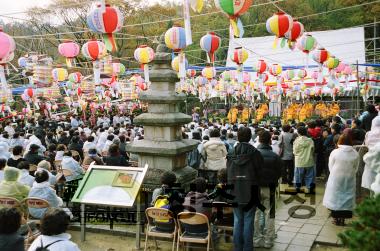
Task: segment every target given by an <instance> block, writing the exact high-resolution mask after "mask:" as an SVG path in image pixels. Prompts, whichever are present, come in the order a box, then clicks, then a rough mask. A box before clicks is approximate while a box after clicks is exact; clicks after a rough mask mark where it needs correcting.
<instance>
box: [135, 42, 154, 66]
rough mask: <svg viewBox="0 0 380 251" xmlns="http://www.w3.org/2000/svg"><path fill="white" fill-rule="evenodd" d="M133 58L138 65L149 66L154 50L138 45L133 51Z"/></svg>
mask: <svg viewBox="0 0 380 251" xmlns="http://www.w3.org/2000/svg"><path fill="white" fill-rule="evenodd" d="M134 56H135V59H136V60H137V62H139V63H140V64H149V63H150V62H152V60H153V59H154V50H153V49H152V48H150V47H148V46H147V45H140V46H139V47H138V48H137V49H136V50H135V52H134Z"/></svg>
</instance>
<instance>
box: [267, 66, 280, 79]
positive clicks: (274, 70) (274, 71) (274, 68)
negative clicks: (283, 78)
mask: <svg viewBox="0 0 380 251" xmlns="http://www.w3.org/2000/svg"><path fill="white" fill-rule="evenodd" d="M269 73H270V74H272V75H273V76H275V77H277V76H280V74H281V73H282V66H281V65H279V64H272V65H271V66H270V67H269Z"/></svg>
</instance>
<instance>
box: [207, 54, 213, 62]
mask: <svg viewBox="0 0 380 251" xmlns="http://www.w3.org/2000/svg"><path fill="white" fill-rule="evenodd" d="M211 62H213V60H212V56H211V54H209V53H207V63H211Z"/></svg>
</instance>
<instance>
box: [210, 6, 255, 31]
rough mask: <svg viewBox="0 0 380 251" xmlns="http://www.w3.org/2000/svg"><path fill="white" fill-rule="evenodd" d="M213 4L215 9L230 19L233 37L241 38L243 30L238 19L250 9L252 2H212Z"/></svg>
mask: <svg viewBox="0 0 380 251" xmlns="http://www.w3.org/2000/svg"><path fill="white" fill-rule="evenodd" d="M214 3H215V6H216V8H217V9H219V10H220V11H222V12H223V13H224V14H226V15H227V16H228V17H229V18H230V30H232V31H233V35H234V36H235V37H243V35H244V28H243V23H242V22H241V20H240V18H239V17H240V16H241V15H243V14H244V13H245V12H246V11H247V10H248V9H249V7H251V5H252V3H253V0H239V1H236V0H214Z"/></svg>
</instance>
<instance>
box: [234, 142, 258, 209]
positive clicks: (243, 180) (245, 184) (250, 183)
mask: <svg viewBox="0 0 380 251" xmlns="http://www.w3.org/2000/svg"><path fill="white" fill-rule="evenodd" d="M239 144H247V145H249V144H248V143H239ZM239 144H238V145H239ZM238 145H237V146H238ZM237 146H235V147H234V149H233V150H232V151H231V153H230V154H228V155H227V177H228V183H229V184H232V185H233V186H234V188H233V190H232V194H233V195H234V196H235V200H236V202H237V203H239V204H240V203H241V204H246V203H248V202H249V201H250V200H251V198H252V197H251V196H252V194H251V193H250V191H252V187H257V188H258V187H259V185H260V177H261V173H262V166H263V163H264V162H263V157H262V156H261V153H260V152H259V151H258V150H257V149H256V148H255V147H253V146H251V145H249V146H248V147H251V148H252V149H251V153H250V154H241V155H237V154H236V147H237ZM236 162H240V163H239V164H236Z"/></svg>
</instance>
